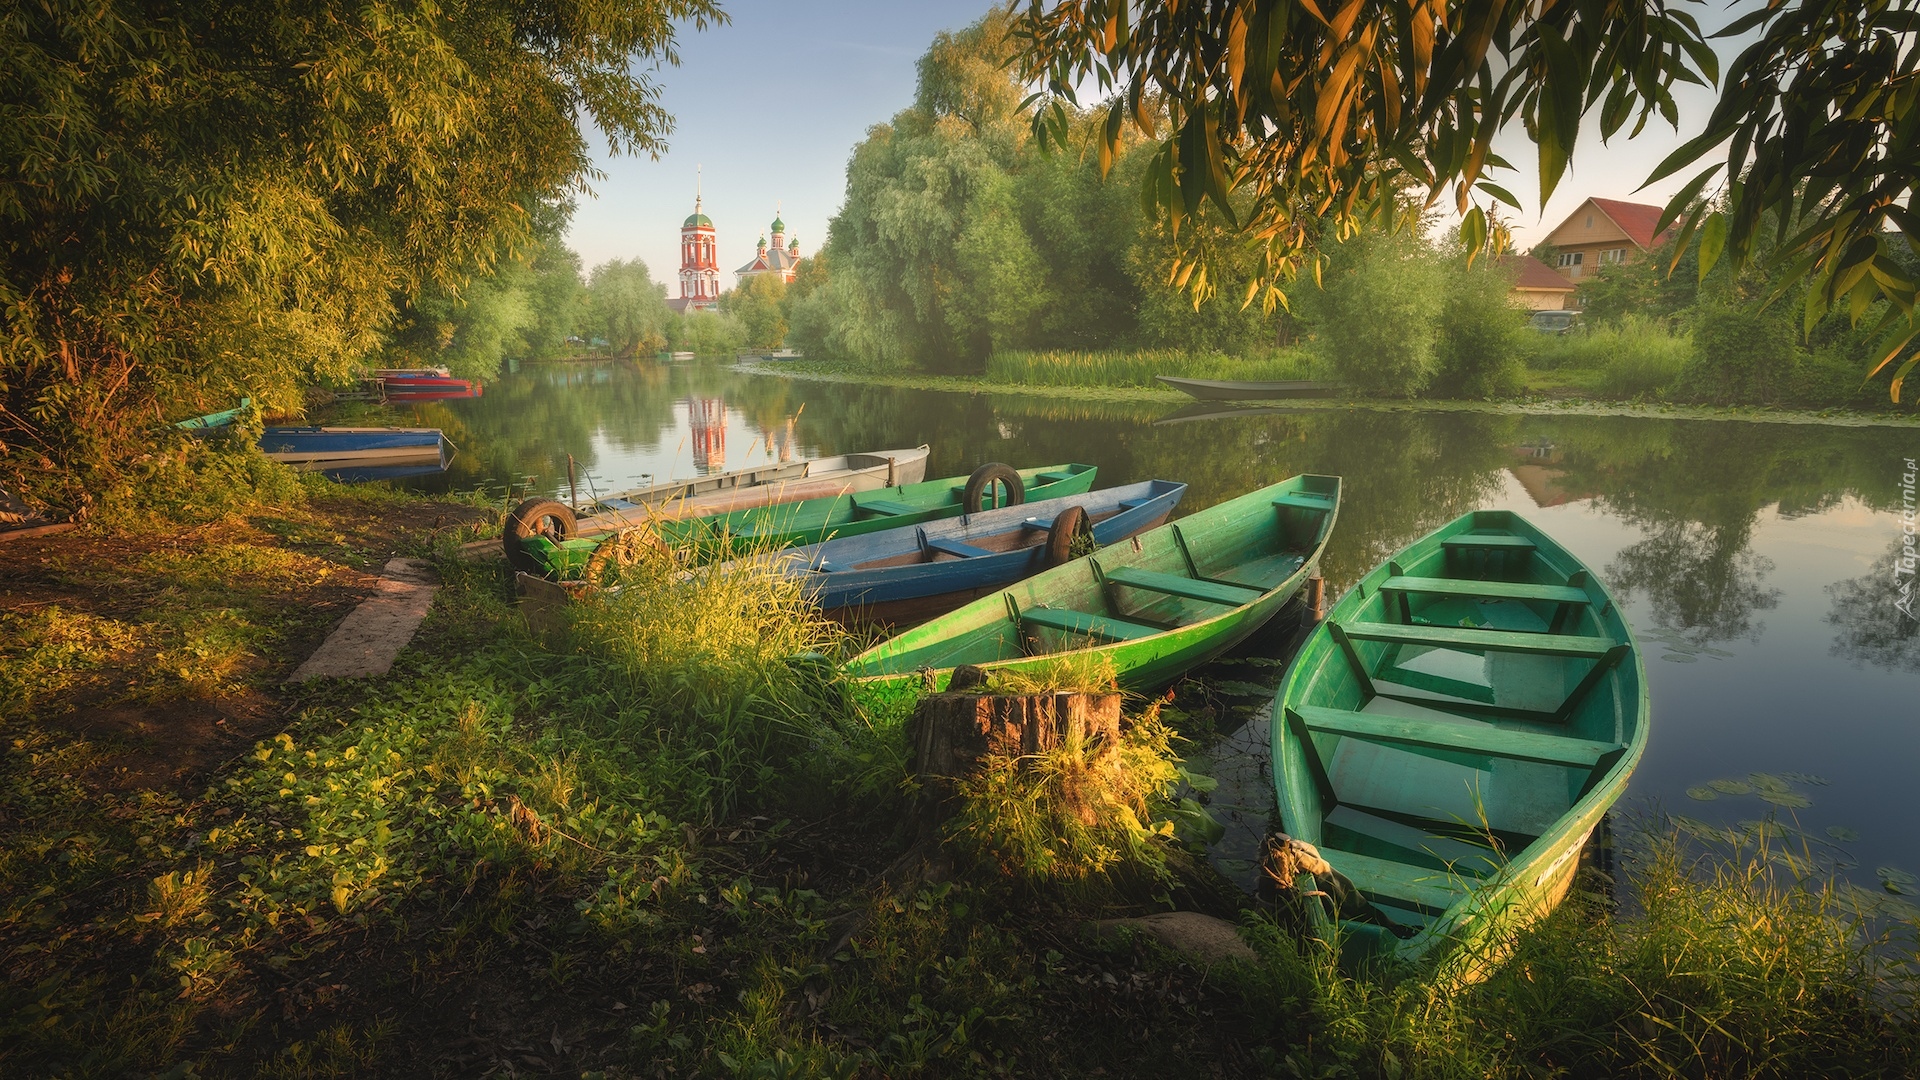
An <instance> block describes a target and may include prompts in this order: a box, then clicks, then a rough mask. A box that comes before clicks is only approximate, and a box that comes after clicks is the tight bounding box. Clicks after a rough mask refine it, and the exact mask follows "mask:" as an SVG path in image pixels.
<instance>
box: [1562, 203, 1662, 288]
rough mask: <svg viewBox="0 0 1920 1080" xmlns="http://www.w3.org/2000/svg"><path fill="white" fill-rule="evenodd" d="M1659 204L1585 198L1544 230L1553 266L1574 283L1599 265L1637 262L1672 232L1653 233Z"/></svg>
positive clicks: (1657, 220) (1658, 214)
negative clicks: (1559, 220)
mask: <svg viewBox="0 0 1920 1080" xmlns="http://www.w3.org/2000/svg"><path fill="white" fill-rule="evenodd" d="M1661 209H1662V208H1661V207H1658V206H1652V205H1649V204H1647V203H1630V202H1621V201H1620V200H1618V199H1588V200H1587V201H1586V202H1583V203H1581V204H1580V205H1579V206H1578V207H1576V208H1575V209H1574V211H1573V213H1571V214H1569V215H1567V219H1566V220H1565V221H1562V222H1561V223H1560V225H1559V227H1558V228H1556V229H1554V230H1553V231H1552V232H1550V233H1548V234H1547V239H1546V243H1547V245H1548V246H1550V247H1552V248H1553V249H1554V250H1555V252H1557V254H1556V255H1555V257H1554V258H1555V266H1554V267H1553V268H1554V269H1555V270H1558V271H1559V272H1560V275H1561V276H1562V277H1564V278H1566V279H1567V280H1568V281H1571V282H1575V283H1578V282H1580V281H1582V280H1583V279H1585V278H1589V277H1592V276H1593V274H1594V272H1595V271H1597V270H1599V269H1600V268H1601V267H1603V266H1610V265H1614V264H1620V263H1631V262H1638V261H1640V260H1641V259H1642V258H1645V257H1646V256H1647V255H1648V254H1650V253H1651V252H1652V251H1653V249H1654V248H1657V247H1659V246H1660V245H1661V244H1662V243H1664V242H1665V241H1666V239H1667V237H1668V236H1669V235H1670V234H1671V233H1672V228H1671V227H1669V228H1668V230H1667V231H1666V232H1663V233H1660V234H1659V235H1657V236H1656V235H1654V231H1653V229H1654V226H1656V225H1658V224H1659V223H1660V211H1661Z"/></svg>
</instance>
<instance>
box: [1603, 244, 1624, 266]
mask: <svg viewBox="0 0 1920 1080" xmlns="http://www.w3.org/2000/svg"><path fill="white" fill-rule="evenodd" d="M1626 261H1627V249H1626V248H1608V249H1606V250H1605V251H1602V252H1601V253H1600V265H1601V266H1613V265H1618V264H1620V263H1623V262H1626Z"/></svg>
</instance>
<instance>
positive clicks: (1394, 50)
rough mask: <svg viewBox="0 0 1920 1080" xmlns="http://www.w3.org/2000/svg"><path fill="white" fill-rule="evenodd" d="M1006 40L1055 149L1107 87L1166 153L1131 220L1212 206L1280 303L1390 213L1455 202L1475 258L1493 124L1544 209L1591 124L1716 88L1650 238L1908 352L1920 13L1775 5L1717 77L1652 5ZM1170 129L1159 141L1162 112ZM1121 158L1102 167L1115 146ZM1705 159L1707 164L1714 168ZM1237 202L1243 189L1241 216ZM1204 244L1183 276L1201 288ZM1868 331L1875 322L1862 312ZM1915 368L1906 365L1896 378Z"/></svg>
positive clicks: (1432, 6) (1902, 1)
mask: <svg viewBox="0 0 1920 1080" xmlns="http://www.w3.org/2000/svg"><path fill="white" fill-rule="evenodd" d="M1015 4H1016V8H1017V9H1020V10H1021V14H1020V15H1019V17H1018V19H1017V21H1016V22H1015V25H1014V28H1013V31H1012V36H1013V39H1014V41H1015V42H1016V43H1017V45H1018V48H1019V50H1020V55H1021V58H1022V72H1023V74H1024V75H1025V76H1027V77H1028V78H1030V79H1033V80H1035V81H1036V82H1037V83H1038V84H1039V85H1040V91H1039V93H1038V94H1037V95H1036V101H1037V103H1038V104H1039V105H1040V106H1041V108H1040V109H1039V110H1038V111H1037V113H1036V114H1035V120H1034V127H1035V131H1036V133H1037V134H1038V135H1040V137H1041V138H1043V139H1053V140H1063V139H1064V137H1065V135H1066V132H1067V130H1068V128H1069V125H1070V116H1071V114H1072V107H1073V106H1074V105H1076V104H1077V95H1078V94H1079V93H1080V92H1081V91H1082V90H1084V89H1086V88H1094V89H1097V91H1098V92H1100V93H1101V94H1103V95H1109V94H1110V95H1111V102H1110V104H1109V106H1108V108H1107V114H1106V130H1105V136H1106V143H1107V145H1108V146H1109V147H1113V148H1117V147H1119V146H1120V145H1121V135H1122V130H1123V128H1124V127H1125V126H1127V125H1128V124H1132V125H1133V126H1135V127H1137V128H1138V129H1139V130H1140V131H1142V132H1144V133H1146V134H1147V135H1148V136H1149V137H1153V138H1157V139H1158V140H1159V151H1158V154H1157V156H1156V157H1155V159H1154V163H1153V167H1152V168H1150V169H1149V170H1148V171H1147V175H1146V179H1145V181H1144V184H1143V187H1142V199H1143V202H1144V204H1145V205H1146V206H1147V207H1148V208H1149V210H1151V211H1152V212H1154V213H1157V214H1159V215H1161V216H1162V217H1163V218H1165V219H1167V220H1168V221H1169V222H1170V223H1171V225H1172V226H1173V227H1175V228H1176V229H1177V228H1178V226H1179V223H1180V222H1181V220H1182V219H1183V218H1184V217H1188V216H1191V215H1192V214H1194V213H1195V212H1196V211H1197V210H1198V209H1199V207H1200V205H1201V203H1202V202H1203V201H1209V202H1212V203H1213V204H1215V205H1216V206H1217V207H1218V208H1219V211H1220V212H1221V213H1222V214H1224V215H1227V216H1229V217H1232V216H1233V215H1234V213H1235V211H1234V202H1245V203H1248V204H1250V207H1251V208H1250V209H1249V210H1248V212H1247V214H1246V218H1245V220H1244V221H1243V222H1242V224H1243V225H1244V227H1245V229H1246V230H1247V231H1249V232H1251V233H1252V234H1253V235H1254V236H1255V237H1257V238H1258V239H1259V240H1260V241H1261V242H1262V243H1263V244H1264V247H1265V259H1266V266H1265V272H1264V273H1263V274H1261V275H1259V276H1258V277H1257V278H1256V280H1254V281H1253V282H1251V283H1250V284H1249V285H1248V288H1247V291H1246V294H1245V297H1244V300H1245V301H1246V302H1248V303H1251V302H1252V301H1253V300H1254V299H1256V298H1262V299H1264V302H1265V303H1266V304H1268V305H1269V306H1271V305H1273V304H1276V303H1284V302H1285V294H1284V292H1283V287H1284V285H1285V284H1286V283H1287V282H1288V281H1290V280H1293V279H1294V278H1295V277H1297V276H1298V275H1299V274H1301V273H1302V272H1311V273H1316V274H1317V272H1318V269H1319V267H1320V265H1321V261H1322V258H1323V255H1322V252H1321V250H1320V244H1321V243H1322V242H1323V240H1324V237H1325V236H1326V231H1323V227H1322V225H1323V219H1329V218H1330V219H1331V222H1330V224H1331V225H1332V229H1331V230H1330V231H1331V232H1332V233H1333V234H1335V235H1346V234H1350V233H1351V232H1352V231H1354V230H1355V229H1357V228H1359V227H1361V226H1362V225H1364V224H1370V223H1375V224H1377V223H1381V222H1385V223H1387V224H1389V225H1391V224H1392V218H1393V215H1394V214H1395V212H1396V201H1397V196H1399V195H1400V194H1401V193H1403V192H1405V191H1406V190H1408V189H1409V188H1416V189H1424V190H1425V192H1426V195H1427V201H1428V205H1430V206H1431V205H1433V204H1434V203H1436V202H1439V201H1441V200H1447V199H1450V200H1451V201H1452V203H1453V205H1454V206H1455V208H1456V209H1457V210H1458V211H1459V212H1460V213H1461V214H1463V215H1464V218H1465V228H1464V230H1463V234H1464V238H1465V239H1466V241H1467V242H1468V244H1469V246H1470V247H1472V248H1474V249H1478V248H1480V247H1481V246H1483V245H1485V244H1487V243H1489V242H1492V243H1494V244H1496V245H1497V244H1498V243H1499V242H1500V241H1501V239H1502V237H1501V233H1502V229H1501V227H1500V225H1499V220H1498V216H1497V214H1496V213H1495V212H1494V211H1496V210H1497V205H1498V204H1501V203H1504V204H1507V205H1509V206H1516V207H1517V206H1518V205H1519V203H1518V200H1517V199H1515V198H1514V197H1513V196H1512V195H1511V194H1509V193H1508V192H1507V191H1506V190H1504V189H1503V188H1501V187H1499V186H1498V185H1496V184H1493V183H1491V182H1489V181H1488V180H1487V179H1486V178H1485V174H1486V171H1487V170H1488V169H1489V168H1492V167H1495V166H1506V165H1507V164H1508V163H1506V162H1504V161H1502V160H1501V159H1500V158H1499V156H1498V155H1496V154H1495V153H1494V152H1493V149H1492V145H1493V139H1494V136H1495V134H1496V133H1498V132H1499V131H1501V130H1502V129H1504V128H1507V127H1510V126H1513V125H1518V126H1520V127H1523V128H1524V129H1525V131H1526V132H1527V134H1528V135H1529V136H1530V137H1531V139H1532V140H1533V143H1534V145H1535V146H1536V147H1537V148H1538V154H1537V158H1538V162H1537V164H1538V168H1539V175H1540V198H1541V201H1542V202H1545V201H1546V199H1547V198H1548V197H1549V196H1551V195H1552V193H1553V191H1554V189H1555V187H1556V186H1557V185H1558V183H1559V181H1560V178H1561V176H1562V175H1563V174H1564V172H1565V171H1566V168H1567V164H1568V162H1569V160H1570V159H1571V157H1572V155H1573V152H1574V147H1575V143H1576V141H1577V140H1578V137H1579V134H1580V125H1581V122H1582V120H1583V119H1584V118H1585V117H1587V116H1588V115H1589V114H1591V113H1594V112H1596V111H1597V112H1598V114H1599V121H1600V123H1599V128H1600V134H1601V137H1602V139H1603V140H1604V139H1609V138H1612V137H1613V136H1615V135H1616V134H1618V133H1619V132H1621V131H1622V130H1624V129H1627V128H1628V126H1629V125H1631V133H1633V134H1637V133H1638V132H1639V131H1640V130H1641V129H1642V128H1643V127H1644V126H1645V125H1646V124H1647V123H1648V122H1649V121H1650V120H1653V119H1655V118H1660V119H1663V120H1664V121H1666V122H1667V123H1670V124H1673V125H1675V126H1676V127H1677V126H1678V124H1679V110H1678V108H1677V106H1676V104H1675V100H1674V96H1673V89H1674V87H1675V85H1676V84H1680V83H1698V84H1707V83H1720V84H1721V85H1722V87H1723V89H1722V90H1721V94H1720V99H1719V102H1718V104H1717V106H1716V107H1715V109H1714V111H1713V113H1712V115H1711V116H1710V117H1709V118H1708V120H1707V123H1706V125H1705V128H1704V130H1703V131H1702V132H1701V133H1700V134H1699V135H1698V137H1696V138H1694V139H1692V140H1691V141H1689V142H1688V143H1686V144H1685V145H1684V146H1682V147H1681V148H1680V149H1678V150H1676V151H1675V152H1674V153H1673V155H1672V156H1671V157H1669V158H1668V159H1667V160H1666V161H1665V162H1663V163H1662V164H1661V165H1660V166H1659V167H1658V168H1657V169H1656V170H1655V171H1654V173H1653V175H1652V176H1650V177H1649V178H1648V179H1649V181H1652V180H1658V179H1662V178H1665V177H1668V176H1673V175H1676V174H1682V173H1688V172H1689V171H1690V176H1689V179H1688V180H1687V182H1686V183H1685V184H1684V185H1683V186H1682V188H1681V190H1680V191H1679V193H1678V194H1676V195H1675V196H1674V198H1673V200H1672V201H1671V202H1670V203H1669V204H1668V206H1667V208H1666V213H1665V215H1664V217H1663V221H1662V226H1663V227H1664V226H1665V225H1666V224H1667V223H1668V222H1671V221H1679V222H1681V231H1682V234H1683V237H1682V242H1681V243H1680V244H1678V245H1677V250H1680V251H1686V250H1688V249H1689V245H1688V244H1687V243H1686V239H1687V238H1689V237H1691V236H1692V235H1693V234H1694V233H1696V232H1697V233H1698V235H1699V236H1700V244H1699V253H1700V258H1699V264H1700V273H1701V274H1703V275H1704V274H1705V273H1706V272H1707V271H1710V270H1711V269H1712V268H1713V266H1714V265H1715V263H1716V262H1718V261H1719V260H1721V259H1723V258H1725V259H1730V260H1731V261H1733V262H1734V263H1736V264H1739V263H1744V262H1746V261H1747V260H1749V259H1752V258H1753V257H1755V255H1756V252H1758V251H1760V250H1763V249H1764V250H1765V251H1766V252H1767V257H1768V258H1771V259H1775V260H1780V261H1781V262H1782V263H1783V264H1784V266H1785V267H1786V268H1787V272H1786V273H1783V274H1780V275H1778V276H1777V280H1779V281H1782V282H1783V283H1785V284H1783V285H1782V288H1781V292H1782V293H1784V292H1786V291H1790V290H1791V289H1792V288H1794V287H1795V286H1796V285H1797V284H1799V283H1803V282H1805V283H1810V286H1811V287H1809V288H1807V289H1806V300H1805V305H1804V318H1805V324H1806V325H1807V326H1809V327H1811V326H1813V325H1814V324H1815V323H1816V322H1818V321H1819V320H1820V319H1821V318H1822V317H1823V316H1825V315H1826V314H1828V313H1830V312H1835V311H1838V312H1844V313H1846V314H1847V315H1849V316H1850V317H1852V318H1853V319H1855V320H1856V321H1857V320H1860V319H1863V318H1872V319H1875V320H1876V321H1877V322H1878V323H1879V324H1880V325H1879V326H1878V327H1877V329H1889V328H1892V327H1895V326H1898V327H1900V331H1899V332H1897V333H1894V334H1893V335H1892V336H1891V339H1890V340H1891V342H1892V345H1891V347H1890V349H1889V350H1888V351H1886V352H1885V353H1884V354H1883V355H1882V356H1881V357H1880V358H1879V365H1878V367H1876V368H1875V372H1876V373H1877V372H1878V371H1879V370H1881V369H1883V368H1885V367H1886V366H1887V365H1888V364H1890V363H1893V362H1894V361H1895V360H1896V359H1898V358H1899V357H1901V356H1902V355H1903V352H1904V351H1905V350H1906V348H1907V346H1908V345H1909V344H1910V343H1911V342H1912V341H1913V340H1914V339H1915V338H1916V337H1917V336H1920V313H1917V312H1916V307H1915V285H1914V282H1913V281H1912V280H1911V279H1910V278H1909V277H1908V275H1907V274H1906V272H1905V271H1904V270H1903V268H1902V266H1901V264H1900V262H1899V260H1898V259H1896V258H1895V257H1894V247H1893V245H1895V244H1898V243H1905V244H1909V245H1914V250H1915V251H1916V252H1920V210H1916V209H1915V208H1913V207H1912V206H1911V201H1912V196H1913V193H1914V184H1915V182H1916V181H1915V178H1916V177H1920V45H1916V40H1915V33H1914V32H1915V30H1916V28H1920V0H1799V2H1797V3H1796V2H1790V0H1766V2H1764V3H1759V4H1754V5H1752V10H1751V11H1748V12H1746V13H1743V14H1740V15H1739V17H1737V18H1736V19H1735V20H1734V21H1733V22H1732V24H1731V25H1729V26H1727V27H1725V28H1724V29H1723V30H1721V31H1720V32H1719V34H1718V35H1717V36H1722V37H1730V36H1740V35H1746V34H1753V35H1755V38H1756V40H1755V41H1754V42H1753V44H1751V45H1749V46H1748V47H1747V48H1746V49H1745V50H1744V51H1742V52H1741V53H1740V54H1739V56H1738V57H1737V58H1736V59H1735V60H1734V61H1733V63H1732V65H1731V66H1730V67H1729V69H1728V71H1727V74H1726V78H1725V80H1724V81H1722V80H1721V79H1720V77H1719V75H1720V73H1719V61H1718V58H1717V57H1716V55H1715V53H1714V51H1713V50H1712V48H1710V47H1709V45H1708V39H1707V35H1706V34H1704V33H1703V31H1702V30H1701V28H1700V25H1699V23H1698V22H1697V21H1696V20H1695V19H1694V18H1693V16H1692V15H1691V14H1689V13H1688V11H1686V10H1684V9H1683V8H1682V7H1681V6H1680V5H1678V4H1673V5H1670V4H1668V3H1666V2H1664V0H1638V2H1635V0H1542V2H1538V3H1514V2H1510V0H1509V2H1502V0H1492V2H1486V0H1324V2H1316V0H1184V2H1165V3H1146V4H1142V3H1139V2H1137V0H1027V2H1026V3H1024V4H1021V3H1020V0H1015ZM1162 117H1170V121H1171V122H1170V123H1169V124H1167V126H1166V127H1165V128H1164V131H1163V130H1162V129H1161V118H1162ZM1110 153H1111V151H1110ZM1716 156H1717V157H1718V159H1719V160H1717V161H1711V163H1709V161H1710V159H1713V158H1715V157H1716ZM1229 192H1248V193H1250V198H1249V197H1248V196H1247V195H1241V197H1240V198H1239V199H1236V200H1234V201H1233V202H1230V201H1229V198H1228V195H1229ZM1210 262H1211V258H1210V253H1209V251H1208V250H1207V245H1206V244H1205V243H1203V242H1196V243H1194V244H1192V245H1190V246H1189V249H1188V251H1187V252H1186V255H1185V258H1184V259H1183V260H1182V261H1181V263H1180V264H1179V265H1178V266H1177V267H1176V269H1175V280H1176V281H1178V282H1179V283H1180V284H1182V285H1184V286H1185V287H1187V288H1190V289H1192V290H1194V291H1195V292H1196V293H1197V294H1200V295H1205V294H1206V293H1207V292H1208V291H1209V290H1210V289H1211V287H1212V286H1211V278H1210V276H1209V264H1210ZM1875 312H1877V313H1878V314H1877V315H1875V314H1874V313H1875ZM1917 361H1920V358H1916V357H1914V356H1908V357H1907V358H1906V359H1904V360H1903V361H1901V362H1899V363H1898V365H1897V367H1896V370H1895V372H1894V378H1893V380H1892V392H1893V396H1894V400H1895V401H1898V400H1899V395H1900V385H1901V380H1902V378H1903V377H1904V376H1905V375H1906V374H1907V373H1908V372H1909V371H1910V370H1912V368H1913V367H1914V365H1915V363H1916V362H1917Z"/></svg>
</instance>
